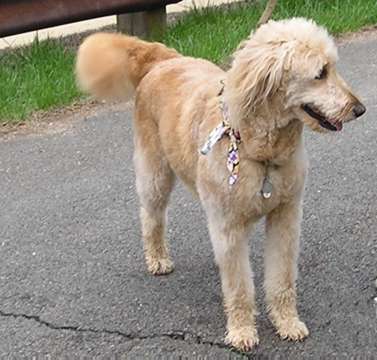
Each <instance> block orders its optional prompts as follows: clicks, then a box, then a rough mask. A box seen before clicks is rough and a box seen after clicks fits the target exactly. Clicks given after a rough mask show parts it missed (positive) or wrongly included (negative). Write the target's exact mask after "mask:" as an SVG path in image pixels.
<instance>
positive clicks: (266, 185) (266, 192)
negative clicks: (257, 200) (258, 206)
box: [262, 177, 272, 199]
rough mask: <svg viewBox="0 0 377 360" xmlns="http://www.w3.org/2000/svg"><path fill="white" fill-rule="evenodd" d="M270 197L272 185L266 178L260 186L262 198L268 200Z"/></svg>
mask: <svg viewBox="0 0 377 360" xmlns="http://www.w3.org/2000/svg"><path fill="white" fill-rule="evenodd" d="M271 195H272V184H271V182H270V180H269V178H268V177H265V178H264V180H263V185H262V196H263V197H264V198H265V199H269V198H270V197H271Z"/></svg>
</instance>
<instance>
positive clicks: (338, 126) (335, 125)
mask: <svg viewBox="0 0 377 360" xmlns="http://www.w3.org/2000/svg"><path fill="white" fill-rule="evenodd" d="M301 108H302V109H303V110H304V111H305V112H306V113H307V114H308V115H309V116H310V117H312V118H314V119H316V120H317V121H318V123H319V125H321V126H322V127H323V128H325V129H327V130H330V131H340V130H342V129H343V124H342V123H341V122H340V121H337V122H331V121H330V120H329V119H327V118H326V116H324V115H323V114H321V113H320V112H319V111H318V110H315V109H314V108H313V107H312V106H310V105H309V104H305V105H302V106H301Z"/></svg>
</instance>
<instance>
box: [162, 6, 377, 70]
mask: <svg viewBox="0 0 377 360" xmlns="http://www.w3.org/2000/svg"><path fill="white" fill-rule="evenodd" d="M209 1H210V0H209ZM258 4H259V5H258ZM264 5H265V2H257V4H256V5H247V4H246V5H242V6H237V7H234V8H233V9H230V10H229V11H226V12H224V11H223V10H222V9H220V8H212V9H211V8H205V9H203V10H200V9H194V10H193V11H192V12H191V13H189V14H188V15H187V16H185V17H184V18H183V19H182V20H181V21H179V22H178V23H177V24H176V25H175V26H173V27H172V28H170V30H169V32H168V33H167V35H166V37H165V39H164V42H165V43H166V44H167V45H169V46H171V47H174V48H176V49H177V50H179V51H180V52H182V53H183V54H185V55H189V56H195V57H202V58H205V59H209V60H211V61H214V62H216V63H221V62H223V61H224V59H226V58H227V57H229V55H230V54H231V53H232V52H233V51H234V50H235V49H236V47H237V45H238V44H239V43H240V42H241V41H242V40H243V39H245V38H246V37H247V36H248V35H249V34H250V31H251V30H252V29H254V28H255V25H256V23H257V21H258V19H259V17H260V15H261V14H262V12H263V10H264ZM294 16H302V17H306V18H312V19H314V20H315V21H316V22H317V23H319V24H321V25H324V26H326V27H327V28H328V30H329V31H330V32H331V33H332V34H335V35H337V34H340V33H345V32H349V31H355V30H359V29H360V28H362V27H364V26H367V25H373V24H376V23H377V1H376V0H278V4H277V7H276V8H275V11H274V13H273V17H272V18H273V19H276V20H277V19H284V18H290V17H294Z"/></svg>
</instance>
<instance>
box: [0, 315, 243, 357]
mask: <svg viewBox="0 0 377 360" xmlns="http://www.w3.org/2000/svg"><path fill="white" fill-rule="evenodd" d="M0 317H12V318H15V319H19V318H21V319H26V320H32V321H35V322H37V323H38V324H40V325H44V326H47V327H48V328H50V329H53V330H67V331H74V332H84V333H85V332H86V333H93V334H107V335H116V336H120V337H122V338H124V339H126V340H127V341H133V340H148V339H158V338H168V339H171V340H179V341H186V342H188V343H195V344H200V345H209V346H214V347H217V348H220V349H226V350H228V351H229V352H234V353H237V354H239V355H241V354H240V353H239V352H237V351H235V350H234V349H232V348H229V347H228V346H227V345H225V344H223V343H220V342H216V341H209V340H204V339H203V338H202V337H201V336H200V335H197V334H194V333H192V332H190V331H171V332H167V333H161V334H150V335H141V334H132V333H125V332H122V331H119V330H109V329H94V328H90V327H81V326H73V325H56V324H53V323H50V322H48V321H46V320H43V319H41V318H40V317H39V316H38V315H28V314H22V313H13V312H5V311H3V310H0Z"/></svg>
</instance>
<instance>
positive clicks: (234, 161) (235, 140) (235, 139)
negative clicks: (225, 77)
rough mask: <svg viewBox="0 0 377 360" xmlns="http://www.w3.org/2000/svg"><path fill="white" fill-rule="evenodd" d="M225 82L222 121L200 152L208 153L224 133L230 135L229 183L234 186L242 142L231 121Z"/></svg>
mask: <svg viewBox="0 0 377 360" xmlns="http://www.w3.org/2000/svg"><path fill="white" fill-rule="evenodd" d="M221 83H222V84H223V86H222V88H221V90H220V92H219V96H220V109H221V113H222V115H223V119H222V122H221V123H220V124H219V125H218V126H216V127H215V128H214V129H213V130H212V131H211V133H210V134H209V136H208V139H207V141H206V142H205V144H204V145H203V147H202V148H201V150H200V152H201V154H203V155H207V154H208V153H209V152H210V151H211V149H212V148H213V146H214V145H215V144H216V143H217V142H218V141H219V140H220V139H222V138H223V137H224V135H227V136H228V137H229V147H228V157H227V168H228V170H229V173H230V175H229V179H228V184H229V186H233V185H234V184H235V183H236V181H237V179H238V174H239V168H240V157H239V152H238V144H239V143H240V142H241V136H240V133H239V131H236V130H234V129H233V128H232V127H231V126H230V123H229V108H228V105H227V104H226V102H225V100H224V97H223V93H224V82H223V81H222V82H221Z"/></svg>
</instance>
